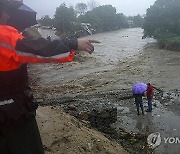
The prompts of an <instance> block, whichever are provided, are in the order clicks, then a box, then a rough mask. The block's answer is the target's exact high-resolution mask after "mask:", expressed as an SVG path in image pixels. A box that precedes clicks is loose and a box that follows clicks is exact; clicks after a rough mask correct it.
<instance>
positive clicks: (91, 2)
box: [88, 0, 98, 10]
mask: <svg viewBox="0 0 180 154" xmlns="http://www.w3.org/2000/svg"><path fill="white" fill-rule="evenodd" d="M88 7H89V10H93V9H94V8H96V7H98V3H97V2H96V1H95V0H90V1H89V2H88Z"/></svg>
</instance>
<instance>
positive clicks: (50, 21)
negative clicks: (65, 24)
mask: <svg viewBox="0 0 180 154" xmlns="http://www.w3.org/2000/svg"><path fill="white" fill-rule="evenodd" d="M53 22H54V21H53V19H51V18H50V17H49V15H45V16H43V17H42V18H41V19H39V20H38V23H40V24H41V25H42V26H53Z"/></svg>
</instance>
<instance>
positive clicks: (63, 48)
mask: <svg viewBox="0 0 180 154" xmlns="http://www.w3.org/2000/svg"><path fill="white" fill-rule="evenodd" d="M9 18H10V17H9V15H8V6H7V5H6V3H5V2H0V153H1V154H43V153H44V150H43V146H42V141H41V138H40V135H39V130H38V127H37V123H36V120H35V111H36V109H37V107H38V104H37V102H36V100H35V99H34V97H33V94H32V91H31V88H30V87H29V84H28V74H27V63H45V62H58V63H64V62H70V61H72V60H73V58H74V53H75V51H76V50H82V51H86V52H89V53H92V52H93V50H94V46H93V45H92V43H99V41H96V40H88V39H77V38H72V39H69V38H62V39H59V40H53V41H51V42H50V41H48V40H46V39H43V38H39V39H37V40H34V39H32V38H28V37H24V36H23V35H21V34H20V33H19V32H18V30H17V29H15V28H14V27H11V26H8V25H7V21H8V19H9Z"/></svg>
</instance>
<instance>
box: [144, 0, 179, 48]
mask: <svg viewBox="0 0 180 154" xmlns="http://www.w3.org/2000/svg"><path fill="white" fill-rule="evenodd" d="M143 28H144V37H154V38H155V39H157V40H158V42H159V44H160V46H161V47H162V48H167V49H171V50H180V0H156V2H155V3H154V5H153V6H151V7H150V8H149V9H147V13H146V17H145V21H144V25H143Z"/></svg>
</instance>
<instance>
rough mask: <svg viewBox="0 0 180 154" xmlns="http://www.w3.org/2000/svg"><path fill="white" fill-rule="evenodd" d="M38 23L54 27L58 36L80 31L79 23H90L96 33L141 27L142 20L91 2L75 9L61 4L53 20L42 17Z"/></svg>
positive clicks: (77, 5) (113, 8)
mask: <svg viewBox="0 0 180 154" xmlns="http://www.w3.org/2000/svg"><path fill="white" fill-rule="evenodd" d="M88 8H89V9H88ZM87 10H88V11H87ZM39 23H41V25H42V26H48V25H49V26H54V27H55V28H56V29H57V31H58V34H60V35H62V34H66V35H67V34H70V35H71V34H74V33H75V32H76V31H78V30H79V31H80V30H82V27H81V23H90V24H91V26H92V28H93V29H94V30H96V31H95V32H96V33H98V32H103V31H111V30H116V29H121V28H128V27H141V26H142V24H143V18H142V17H141V16H140V15H137V16H135V17H126V16H125V15H124V14H122V13H117V12H116V8H115V7H113V6H112V5H102V6H97V4H96V3H95V1H92V3H88V5H86V4H85V3H77V4H76V5H75V9H74V8H73V7H72V6H71V7H67V6H66V4H65V3H63V4H61V5H60V6H59V7H57V9H56V12H55V15H54V19H51V18H49V16H44V17H42V18H41V19H40V20H39Z"/></svg>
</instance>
